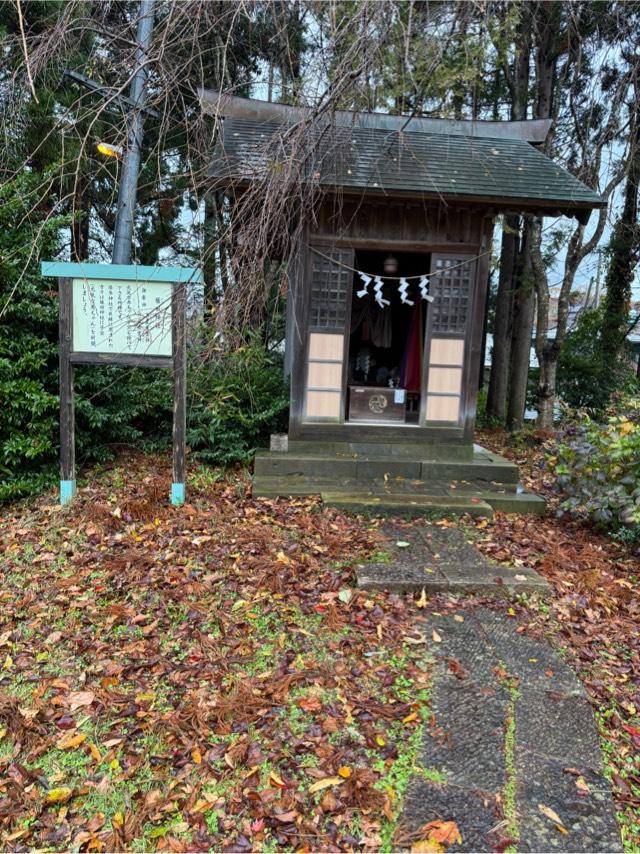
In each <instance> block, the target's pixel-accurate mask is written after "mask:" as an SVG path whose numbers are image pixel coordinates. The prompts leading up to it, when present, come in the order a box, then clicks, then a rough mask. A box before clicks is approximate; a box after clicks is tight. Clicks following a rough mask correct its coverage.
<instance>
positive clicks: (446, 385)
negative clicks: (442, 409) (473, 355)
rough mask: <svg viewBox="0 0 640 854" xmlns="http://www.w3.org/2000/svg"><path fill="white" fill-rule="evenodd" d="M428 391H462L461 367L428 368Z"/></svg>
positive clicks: (448, 392) (450, 392)
mask: <svg viewBox="0 0 640 854" xmlns="http://www.w3.org/2000/svg"><path fill="white" fill-rule="evenodd" d="M427 391H428V392H430V393H431V392H436V393H438V392H440V393H444V394H460V393H461V391H462V368H431V367H430V368H429V385H428V388H427Z"/></svg>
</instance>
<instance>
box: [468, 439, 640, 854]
mask: <svg viewBox="0 0 640 854" xmlns="http://www.w3.org/2000/svg"><path fill="white" fill-rule="evenodd" d="M482 438H483V441H485V440H486V439H487V436H483V437H482ZM491 440H492V447H493V449H494V450H497V451H500V452H502V453H504V454H505V456H512V457H513V456H514V452H513V451H512V450H511V449H510V448H509V447H508V446H507V447H506V446H505V445H504V442H503V441H502V443H501V440H500V434H499V433H497V432H493V433H492V434H491ZM515 456H516V458H517V461H518V463H519V464H520V465H522V466H523V468H524V470H525V472H527V473H528V480H529V485H530V486H532V487H533V488H537V491H538V492H540V493H542V494H545V497H546V498H548V497H549V495H548V491H549V483H550V478H549V475H548V474H547V472H546V469H545V466H544V454H543V452H542V451H541V449H540V446H539V445H537V444H534V445H533V446H532V447H531V449H530V452H529V453H528V455H527V452H526V450H523V449H522V447H520V448H519V449H518V451H517V452H515ZM525 458H526V459H525ZM556 509H557V500H556V501H553V500H552V506H551V514H552V515H549V516H548V517H547V518H544V519H539V518H534V517H530V516H516V515H505V514H502V513H498V514H496V518H495V520H494V521H493V522H490V523H489V524H488V525H486V526H483V527H482V529H481V533H482V536H481V539H480V541H479V542H478V546H479V548H480V550H481V551H483V552H484V553H485V554H486V555H487V556H488V557H489V558H492V559H494V560H497V561H499V562H505V563H511V564H514V563H515V564H516V565H518V562H520V563H521V564H526V565H528V566H532V567H534V568H535V569H536V570H537V571H538V572H540V573H541V574H542V575H543V576H544V577H545V578H546V579H547V580H548V581H549V582H550V583H551V584H552V586H553V590H554V594H555V596H554V598H553V599H552V600H551V601H550V602H549V608H548V609H547V608H545V607H540V606H537V605H535V604H534V603H531V605H530V607H526V608H525V607H517V608H516V610H517V613H518V617H519V619H520V622H523V623H524V624H525V625H526V626H528V629H529V630H531V631H533V632H538V633H544V634H546V635H547V636H549V637H550V640H551V641H552V643H553V644H554V646H555V647H556V648H559V649H560V650H561V651H564V653H565V657H566V659H567V661H568V662H569V663H570V664H571V665H572V666H573V667H574V668H575V670H576V672H577V673H578V675H579V676H580V678H581V679H582V681H583V682H584V684H585V687H586V689H587V692H588V695H589V697H590V699H591V702H592V704H593V706H594V709H595V711H596V717H597V720H598V725H599V728H600V732H601V735H602V744H603V748H604V753H605V762H606V765H607V773H608V774H609V776H610V778H611V781H612V784H613V791H614V795H615V798H616V802H617V805H618V808H619V810H620V813H619V818H620V820H621V825H622V828H623V833H624V835H625V840H626V844H627V846H628V847H629V849H630V850H638V849H640V548H639V547H638V546H635V547H633V546H628V545H624V544H622V543H619V542H616V541H614V540H612V539H611V538H609V537H607V536H603V535H602V534H599V533H597V532H596V531H594V530H592V529H591V528H589V527H587V526H586V525H583V524H580V523H578V522H575V521H572V520H571V519H569V518H568V517H567V516H562V517H558V516H557V515H555V510H556Z"/></svg>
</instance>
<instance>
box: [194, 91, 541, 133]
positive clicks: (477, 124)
mask: <svg viewBox="0 0 640 854" xmlns="http://www.w3.org/2000/svg"><path fill="white" fill-rule="evenodd" d="M199 94H200V103H201V105H202V109H203V110H204V111H205V112H206V113H209V114H210V115H218V116H222V117H226V116H228V117H230V118H238V119H249V120H253V121H264V122H277V123H280V124H293V123H295V122H300V121H306V120H308V119H310V118H313V117H314V110H313V109H312V108H311V107H290V106H287V105H286V104H273V103H271V102H268V101H259V100H257V99H256V98H239V97H238V96H237V95H228V94H226V93H224V92H217V91H215V90H214V89H201V90H200V93H199ZM318 118H319V119H320V120H321V121H322V120H327V119H329V120H330V121H331V122H332V123H334V124H336V125H340V126H346V127H354V128H368V129H371V130H388V131H391V132H393V131H405V132H408V133H433V134H445V135H447V136H465V137H467V136H473V137H489V138H492V139H519V140H522V141H524V142H531V143H534V144H536V143H537V144H540V143H542V142H544V140H545V139H546V136H547V134H548V132H549V128H550V127H551V119H527V120H525V121H497V122H494V121H486V120H484V119H435V118H430V117H426V116H394V115H391V114H389V113H361V112H352V111H349V110H335V111H332V112H330V113H326V114H320V115H318Z"/></svg>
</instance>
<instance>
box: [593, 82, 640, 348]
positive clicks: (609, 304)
mask: <svg viewBox="0 0 640 854" xmlns="http://www.w3.org/2000/svg"><path fill="white" fill-rule="evenodd" d="M635 90H636V111H635V117H634V121H635V127H634V129H633V131H632V137H631V149H630V153H629V156H630V158H631V164H630V167H629V172H628V174H627V180H626V183H625V188H624V203H623V206H622V212H621V214H620V218H619V219H618V221H617V222H616V224H615V226H614V227H613V233H612V235H611V241H610V243H609V249H610V253H611V255H610V260H609V268H608V270H607V277H606V280H605V297H604V315H603V322H602V331H601V333H600V348H599V349H600V352H601V353H602V356H603V357H604V358H607V357H609V358H611V359H614V360H615V359H618V358H619V357H620V352H621V350H622V348H623V346H624V342H625V338H626V334H627V323H628V317H629V308H630V304H631V286H632V283H633V277H634V273H635V268H636V265H637V263H638V256H639V255H640V222H639V221H638V185H639V183H640V105H638V97H640V91H639V90H640V85H638V84H637V85H636V87H635Z"/></svg>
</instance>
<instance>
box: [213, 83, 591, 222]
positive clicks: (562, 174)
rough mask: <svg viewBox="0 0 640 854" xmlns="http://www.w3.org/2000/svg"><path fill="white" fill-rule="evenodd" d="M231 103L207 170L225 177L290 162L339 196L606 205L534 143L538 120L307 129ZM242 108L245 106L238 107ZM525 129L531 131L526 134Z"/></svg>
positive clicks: (392, 122)
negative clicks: (354, 193)
mask: <svg viewBox="0 0 640 854" xmlns="http://www.w3.org/2000/svg"><path fill="white" fill-rule="evenodd" d="M230 100H231V101H232V102H235V105H234V108H233V109H232V108H229V109H228V110H227V111H226V112H225V106H224V102H223V104H222V106H221V107H220V112H219V113H218V115H220V116H221V117H222V116H224V120H223V121H222V122H221V123H220V124H221V126H222V132H221V133H220V135H219V141H218V144H217V145H216V149H215V152H214V159H213V163H212V165H211V168H210V174H211V175H212V176H214V177H218V178H219V179H221V180H223V181H230V182H240V183H247V182H253V181H256V180H264V179H265V178H267V177H272V178H273V177H277V175H278V174H279V173H282V174H284V172H285V170H287V169H288V168H290V164H291V162H292V160H294V161H295V162H296V163H297V164H298V168H299V169H300V176H301V179H302V180H303V181H305V182H307V183H315V184H317V185H318V186H319V187H325V188H330V187H335V188H342V190H343V191H345V192H349V191H359V192H366V193H376V194H389V195H396V196H397V195H402V196H409V197H414V198H415V197H420V198H433V199H440V200H460V201H462V200H467V201H473V202H485V203H486V204H487V205H491V206H493V207H495V208H496V209H512V208H513V209H521V210H529V211H535V212H540V213H553V214H556V213H566V214H568V215H574V216H578V217H579V218H581V219H584V217H585V214H587V215H588V212H589V211H591V210H592V209H593V208H596V207H604V206H605V205H606V201H605V200H604V199H603V198H602V197H601V196H600V195H599V194H598V193H596V192H595V191H594V190H592V189H591V188H590V187H588V186H587V185H586V184H584V183H583V182H581V181H579V180H578V179H577V178H576V177H575V176H573V175H572V174H571V173H570V172H568V171H567V170H566V169H564V168H563V167H562V166H560V165H559V164H558V163H555V162H554V161H553V160H551V159H550V158H549V157H547V156H546V155H545V154H543V153H542V152H541V151H540V150H538V149H537V148H536V147H535V146H534V145H532V144H531V141H533V142H541V141H543V139H544V134H543V133H541V130H540V128H541V125H542V124H544V123H542V122H537V123H536V122H503V123H500V122H485V123H482V122H466V123H465V122H448V121H445V120H431V119H421V118H418V119H415V120H414V119H411V118H408V117H401V116H386V115H382V114H366V113H363V114H358V113H352V114H347V113H342V114H340V116H339V117H338V118H337V119H334V120H333V121H331V120H329V121H327V120H325V121H320V122H317V123H314V122H309V121H308V122H306V123H305V121H304V119H301V118H300V117H299V116H298V113H299V112H300V109H299V108H281V107H280V105H265V107H268V108H269V109H267V110H265V111H264V113H263V114H262V115H261V112H262V111H261V110H260V109H257V108H256V107H255V105H257V104H258V105H259V104H260V102H256V101H250V100H245V99H239V98H233V99H230ZM243 103H246V104H249V105H251V106H252V109H251V110H249V109H245V110H244V111H242V110H240V109H238V107H237V105H238V104H243ZM278 109H282V110H284V111H287V112H283V114H282V115H283V119H284V120H283V121H276V120H275V119H276V118H277V115H278ZM292 110H296V112H293V113H292ZM208 111H209V112H212V110H211V108H210V109H209V110H208ZM348 117H351V118H352V121H351V122H350V121H349V120H348ZM294 120H295V121H294ZM500 125H504V126H505V127H504V128H500V127H499V126H500ZM527 125H535V126H536V127H535V128H533V129H531V130H530V131H529V132H527V130H526V126H527ZM547 127H548V124H547ZM544 133H546V131H544ZM529 140H530V141H529Z"/></svg>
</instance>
